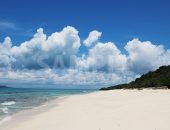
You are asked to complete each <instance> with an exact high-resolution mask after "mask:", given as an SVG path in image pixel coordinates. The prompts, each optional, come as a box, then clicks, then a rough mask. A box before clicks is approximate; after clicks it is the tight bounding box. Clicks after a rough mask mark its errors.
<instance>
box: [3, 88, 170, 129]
mask: <svg viewBox="0 0 170 130" xmlns="http://www.w3.org/2000/svg"><path fill="white" fill-rule="evenodd" d="M169 99H170V90H146V89H144V90H110V91H97V92H92V93H86V94H78V95H71V96H64V97H61V98H58V99H56V100H53V101H49V102H47V103H45V104H44V105H42V106H39V107H36V108H34V109H31V110H25V111H21V112H19V113H16V114H14V115H13V116H12V119H11V120H9V121H6V122H5V123H4V124H3V125H1V126H0V129H1V130H54V129H57V130H68V129H69V130H113V129H116V130H136V129H138V130H143V129H145V130H155V129H156V130H159V129H160V130H161V129H163V130H169V129H170V126H169V125H168V124H170V120H169V118H170V104H169Z"/></svg>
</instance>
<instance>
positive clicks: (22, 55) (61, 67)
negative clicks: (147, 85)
mask: <svg viewBox="0 0 170 130" xmlns="http://www.w3.org/2000/svg"><path fill="white" fill-rule="evenodd" d="M101 35H102V33H101V32H99V31H96V30H95V31H92V32H90V33H89V36H88V37H87V38H86V39H85V40H84V41H83V43H81V42H80V41H81V39H80V36H79V32H78V30H77V29H75V28H74V27H71V26H67V27H65V28H63V30H61V31H60V32H54V33H52V34H51V35H50V36H47V35H46V34H45V33H44V31H43V29H42V28H39V29H37V32H36V33H35V34H34V36H33V38H32V39H30V40H29V41H25V42H23V43H21V44H20V45H19V46H14V45H13V44H12V41H11V39H10V37H6V38H5V40H4V41H3V42H2V43H0V82H11V83H12V82H16V81H17V82H23V83H30V82H31V83H53V84H72V85H114V84H118V83H125V82H129V81H131V80H133V79H134V78H136V77H138V76H140V75H141V74H143V73H146V72H148V71H152V70H155V69H157V68H158V67H159V66H162V65H169V64H170V50H169V49H165V48H164V46H163V45H155V44H153V43H152V42H150V41H140V40H139V39H137V38H135V39H132V40H131V41H129V42H128V43H127V44H126V45H125V47H124V48H125V50H126V52H127V53H126V54H124V53H123V52H121V50H120V49H119V48H118V47H117V46H116V44H115V43H113V42H104V43H103V42H101V41H100V38H101ZM82 44H84V45H85V46H86V47H87V49H88V53H87V54H86V55H84V54H83V52H80V50H79V48H80V46H81V45H82Z"/></svg>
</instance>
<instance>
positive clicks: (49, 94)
mask: <svg viewBox="0 0 170 130" xmlns="http://www.w3.org/2000/svg"><path fill="white" fill-rule="evenodd" d="M93 91H95V90H88V89H53V88H51V89H44V88H42V89H41V88H0V121H2V120H3V119H7V118H9V117H11V116H12V115H13V114H14V113H16V112H19V111H22V110H26V109H32V108H34V107H37V106H40V105H43V104H44V103H46V102H47V101H50V100H53V99H57V98H59V97H62V96H68V95H75V94H85V93H90V92H93Z"/></svg>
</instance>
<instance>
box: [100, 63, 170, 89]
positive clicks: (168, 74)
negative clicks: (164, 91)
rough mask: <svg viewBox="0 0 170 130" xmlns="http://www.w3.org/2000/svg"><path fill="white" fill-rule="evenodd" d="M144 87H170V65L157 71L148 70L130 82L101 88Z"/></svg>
mask: <svg viewBox="0 0 170 130" xmlns="http://www.w3.org/2000/svg"><path fill="white" fill-rule="evenodd" d="M133 88H137V89H142V88H169V89H170V66H162V67H160V68H159V69H157V70H156V71H153V72H148V73H147V74H144V75H142V76H141V77H140V78H137V79H136V80H135V81H132V82H130V83H128V84H120V85H116V86H111V87H107V88H101V89H100V90H111V89H133Z"/></svg>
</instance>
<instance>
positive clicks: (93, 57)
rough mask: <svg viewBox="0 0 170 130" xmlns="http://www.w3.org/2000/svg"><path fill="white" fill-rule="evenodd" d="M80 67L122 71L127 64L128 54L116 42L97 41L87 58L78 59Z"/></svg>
mask: <svg viewBox="0 0 170 130" xmlns="http://www.w3.org/2000/svg"><path fill="white" fill-rule="evenodd" d="M78 66H79V68H82V69H85V70H91V71H92V70H98V71H107V72H113V71H121V70H123V69H124V68H125V66H126V56H125V55H123V54H121V52H120V50H119V49H118V48H117V47H116V46H115V44H114V43H111V42H108V43H97V44H96V45H95V46H94V48H91V49H90V50H89V54H88V56H87V57H86V58H81V59H79V60H78Z"/></svg>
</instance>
